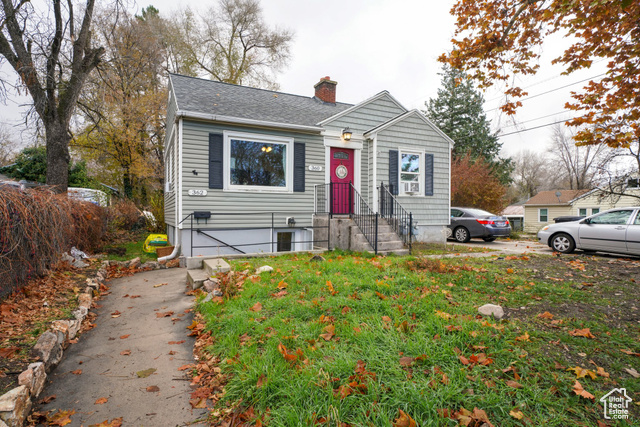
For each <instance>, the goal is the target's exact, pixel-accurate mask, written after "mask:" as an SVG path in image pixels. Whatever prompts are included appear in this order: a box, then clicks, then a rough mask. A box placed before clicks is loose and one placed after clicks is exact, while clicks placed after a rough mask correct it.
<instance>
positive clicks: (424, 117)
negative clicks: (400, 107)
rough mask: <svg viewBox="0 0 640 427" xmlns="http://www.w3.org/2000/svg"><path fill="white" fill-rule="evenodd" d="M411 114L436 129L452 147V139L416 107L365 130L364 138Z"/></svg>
mask: <svg viewBox="0 0 640 427" xmlns="http://www.w3.org/2000/svg"><path fill="white" fill-rule="evenodd" d="M411 116H417V117H419V118H420V119H421V120H422V121H423V122H425V123H426V124H427V125H428V126H429V127H431V128H432V129H433V130H434V131H436V132H437V133H438V135H440V136H441V137H443V138H444V139H445V140H446V141H447V142H449V148H450V149H453V144H454V142H453V139H451V138H449V137H448V136H447V135H446V134H445V133H444V132H442V131H441V130H440V128H439V127H438V126H436V125H435V124H434V123H433V122H432V121H431V120H429V119H428V118H427V116H425V115H424V114H422V113H421V112H420V110H417V109H413V110H411V111H407V112H406V113H404V114H401V115H399V116H397V117H395V118H393V119H391V120H389V121H388V122H386V123H383V124H381V125H379V126H376V127H375V128H373V129H371V130H368V131H367V132H365V133H364V136H365V138H370V137H371V136H372V135H376V134H378V133H379V132H382V131H383V130H385V129H387V128H389V127H390V126H393V125H395V124H396V123H398V122H401V121H402V120H405V119H407V118H408V117H411Z"/></svg>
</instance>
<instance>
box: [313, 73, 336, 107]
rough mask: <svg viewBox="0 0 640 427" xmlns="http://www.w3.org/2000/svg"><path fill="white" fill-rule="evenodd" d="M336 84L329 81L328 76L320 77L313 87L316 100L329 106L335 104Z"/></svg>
mask: <svg viewBox="0 0 640 427" xmlns="http://www.w3.org/2000/svg"><path fill="white" fill-rule="evenodd" d="M337 85H338V82H334V81H333V80H331V78H330V77H329V76H327V77H322V78H321V79H320V81H319V82H318V83H316V85H315V86H314V88H315V89H316V98H318V99H320V100H321V101H323V102H328V103H330V104H335V103H336V86H337Z"/></svg>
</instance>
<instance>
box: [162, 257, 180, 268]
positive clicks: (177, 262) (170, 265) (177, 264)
mask: <svg viewBox="0 0 640 427" xmlns="http://www.w3.org/2000/svg"><path fill="white" fill-rule="evenodd" d="M165 265H166V266H167V268H176V267H180V260H179V259H177V258H174V259H172V260H169V261H167V263H166V264H165Z"/></svg>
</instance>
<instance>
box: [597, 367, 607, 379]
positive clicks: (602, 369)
mask: <svg viewBox="0 0 640 427" xmlns="http://www.w3.org/2000/svg"><path fill="white" fill-rule="evenodd" d="M596 374H598V375H600V376H601V377H604V378H609V373H608V372H607V371H605V370H604V368H602V367H600V366H598V367H597V369H596Z"/></svg>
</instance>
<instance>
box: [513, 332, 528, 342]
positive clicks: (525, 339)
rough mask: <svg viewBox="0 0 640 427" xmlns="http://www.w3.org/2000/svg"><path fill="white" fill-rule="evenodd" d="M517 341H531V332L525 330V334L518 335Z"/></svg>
mask: <svg viewBox="0 0 640 427" xmlns="http://www.w3.org/2000/svg"><path fill="white" fill-rule="evenodd" d="M516 341H522V342H524V341H530V340H529V334H528V333H527V332H525V333H524V334H522V335H520V336H519V337H516Z"/></svg>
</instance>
